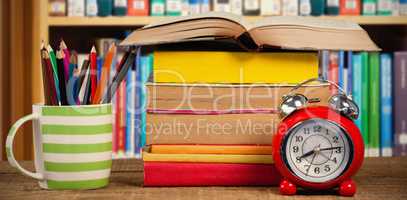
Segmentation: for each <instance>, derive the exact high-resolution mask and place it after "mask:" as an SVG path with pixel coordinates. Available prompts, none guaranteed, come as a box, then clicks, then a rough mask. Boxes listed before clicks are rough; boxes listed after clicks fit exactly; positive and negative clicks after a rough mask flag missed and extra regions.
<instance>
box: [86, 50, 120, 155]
mask: <svg viewBox="0 0 407 200" xmlns="http://www.w3.org/2000/svg"><path fill="white" fill-rule="evenodd" d="M78 63H79V62H78ZM81 63H82V62H81ZM116 65H117V57H116V58H114V59H113V62H112V67H111V70H110V78H109V84H110V83H111V82H112V80H113V76H114V74H116ZM112 118H113V119H112V154H113V157H115V156H116V155H117V149H118V148H117V147H118V145H117V144H118V140H117V135H118V133H117V126H116V125H117V121H116V120H117V104H116V98H115V97H114V95H113V98H112Z"/></svg>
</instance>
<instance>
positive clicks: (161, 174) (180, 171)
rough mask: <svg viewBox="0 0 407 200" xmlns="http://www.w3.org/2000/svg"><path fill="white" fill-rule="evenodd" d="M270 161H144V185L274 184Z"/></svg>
mask: <svg viewBox="0 0 407 200" xmlns="http://www.w3.org/2000/svg"><path fill="white" fill-rule="evenodd" d="M280 179H281V178H280V174H279V173H278V171H277V169H276V168H275V166H274V165H270V164H269V165H266V164H264V165H263V164H223V163H219V164H218V163H216V164H215V163H176V162H173V163H171V162H144V186H262V185H268V186H269V185H278V184H279V183H280Z"/></svg>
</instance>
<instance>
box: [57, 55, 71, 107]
mask: <svg viewBox="0 0 407 200" xmlns="http://www.w3.org/2000/svg"><path fill="white" fill-rule="evenodd" d="M64 56H65V55H64V52H63V51H62V50H59V51H57V53H56V59H57V66H58V79H59V94H60V95H61V96H60V97H61V105H68V100H67V98H66V96H67V92H66V84H65V80H66V79H65V72H64V67H65V66H64Z"/></svg>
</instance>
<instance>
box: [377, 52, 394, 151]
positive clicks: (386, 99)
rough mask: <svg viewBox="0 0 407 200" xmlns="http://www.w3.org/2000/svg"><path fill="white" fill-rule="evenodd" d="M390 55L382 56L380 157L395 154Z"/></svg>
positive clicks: (384, 54) (382, 54)
mask: <svg viewBox="0 0 407 200" xmlns="http://www.w3.org/2000/svg"><path fill="white" fill-rule="evenodd" d="M392 66H393V65H392V56H391V54H390V53H381V54H380V149H381V152H380V155H381V156H386V157H387V156H392V155H393V152H392V149H393V131H394V130H393V91H392V90H393V78H392V76H393V69H392V68H393V67H392Z"/></svg>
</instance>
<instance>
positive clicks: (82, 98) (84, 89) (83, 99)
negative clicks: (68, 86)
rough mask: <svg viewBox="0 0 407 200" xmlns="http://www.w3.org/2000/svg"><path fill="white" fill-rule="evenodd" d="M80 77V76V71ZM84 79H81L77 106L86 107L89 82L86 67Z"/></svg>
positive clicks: (88, 73)
mask: <svg viewBox="0 0 407 200" xmlns="http://www.w3.org/2000/svg"><path fill="white" fill-rule="evenodd" d="M80 76H82V71H81V74H80ZM83 76H84V78H83V83H82V84H81V85H80V89H79V93H78V99H79V102H80V103H79V104H80V105H86V104H87V103H88V97H89V85H90V84H89V82H90V68H89V67H88V68H87V69H86V70H85V73H84V75H83Z"/></svg>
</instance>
